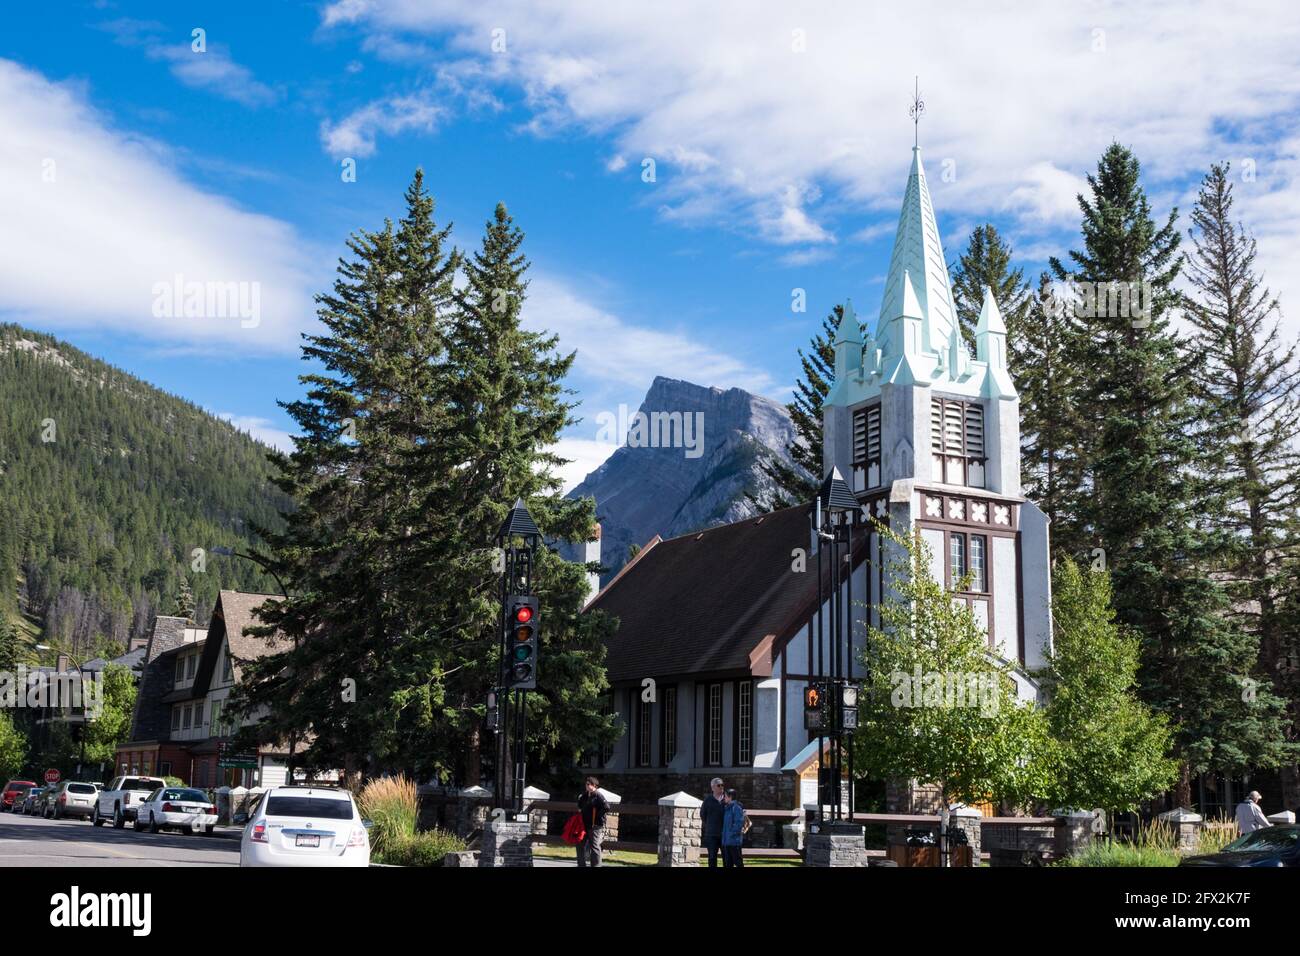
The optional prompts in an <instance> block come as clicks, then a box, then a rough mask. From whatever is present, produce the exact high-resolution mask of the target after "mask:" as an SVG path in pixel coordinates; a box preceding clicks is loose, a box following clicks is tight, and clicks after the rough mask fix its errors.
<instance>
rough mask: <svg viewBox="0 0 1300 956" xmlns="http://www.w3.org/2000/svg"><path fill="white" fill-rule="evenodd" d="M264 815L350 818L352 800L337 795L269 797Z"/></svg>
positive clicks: (331, 818)
mask: <svg viewBox="0 0 1300 956" xmlns="http://www.w3.org/2000/svg"><path fill="white" fill-rule="evenodd" d="M266 815H267V816H268V817H322V818H324V819H326V820H351V819H352V801H351V800H340V799H338V798H337V797H333V798H331V797H270V798H268V799H267V801H266Z"/></svg>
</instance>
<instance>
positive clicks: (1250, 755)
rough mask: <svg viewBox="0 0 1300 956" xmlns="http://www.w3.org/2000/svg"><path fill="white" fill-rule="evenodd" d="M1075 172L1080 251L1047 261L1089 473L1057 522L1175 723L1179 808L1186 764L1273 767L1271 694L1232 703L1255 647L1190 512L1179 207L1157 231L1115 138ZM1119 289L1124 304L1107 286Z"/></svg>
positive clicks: (1194, 495)
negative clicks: (1066, 327) (1105, 571)
mask: <svg viewBox="0 0 1300 956" xmlns="http://www.w3.org/2000/svg"><path fill="white" fill-rule="evenodd" d="M1088 182H1089V186H1090V189H1091V197H1090V198H1085V197H1084V196H1080V197H1079V205H1080V208H1081V209H1082V211H1083V226H1082V232H1083V240H1084V241H1083V248H1082V249H1081V250H1076V251H1072V252H1071V253H1070V258H1071V260H1072V268H1071V270H1069V271H1067V270H1066V269H1065V267H1064V266H1063V265H1062V264H1061V263H1060V262H1059V261H1058V260H1055V259H1053V260H1052V268H1053V270H1054V271H1055V273H1056V275H1057V278H1058V279H1062V280H1065V279H1070V280H1072V282H1074V283H1076V288H1078V289H1080V290H1081V291H1082V298H1081V300H1080V302H1079V303H1078V304H1077V305H1076V308H1075V309H1074V313H1075V316H1074V317H1075V322H1076V324H1077V327H1076V330H1075V332H1076V334H1074V335H1071V336H1070V337H1069V338H1068V339H1067V341H1069V342H1070V344H1071V347H1072V350H1073V351H1074V353H1075V355H1074V357H1073V360H1074V362H1075V363H1076V366H1077V367H1078V368H1079V369H1080V375H1081V381H1082V383H1083V384H1082V387H1081V389H1080V390H1079V399H1080V404H1081V410H1082V414H1081V425H1082V428H1081V435H1080V438H1081V441H1080V442H1079V444H1080V446H1081V451H1082V454H1083V457H1084V461H1085V462H1086V466H1087V469H1088V475H1087V480H1086V489H1085V491H1086V493H1084V494H1082V495H1081V496H1080V499H1079V502H1080V503H1079V510H1078V515H1077V516H1076V517H1075V519H1074V520H1075V521H1076V522H1077V524H1076V527H1075V528H1074V529H1071V530H1073V531H1074V533H1076V534H1078V535H1079V536H1080V537H1081V538H1083V539H1084V540H1087V538H1089V537H1091V538H1092V540H1093V541H1095V542H1096V546H1097V547H1100V548H1101V549H1102V550H1103V552H1104V555H1105V560H1106V563H1107V564H1108V566H1109V567H1110V568H1111V570H1112V580H1113V583H1114V588H1115V608H1116V612H1117V615H1118V618H1119V620H1120V621H1121V622H1122V623H1124V624H1126V625H1128V626H1131V627H1133V628H1135V629H1136V630H1137V631H1138V633H1139V634H1140V635H1141V638H1142V649H1143V667H1142V669H1141V672H1140V676H1141V683H1142V691H1143V695H1144V697H1145V699H1146V700H1147V701H1148V702H1149V703H1151V704H1152V705H1154V706H1155V707H1156V708H1157V709H1158V710H1160V711H1161V712H1163V713H1165V714H1166V715H1167V716H1168V717H1169V718H1170V721H1171V723H1172V725H1173V728H1174V733H1175V740H1176V745H1177V752H1178V755H1179V758H1180V760H1181V763H1182V774H1181V780H1180V782H1179V787H1178V799H1179V800H1180V802H1187V801H1188V800H1189V799H1190V786H1191V775H1192V774H1194V773H1201V772H1205V771H1209V770H1218V771H1225V772H1240V771H1241V770H1242V769H1244V768H1246V767H1248V766H1250V765H1252V764H1253V765H1257V766H1269V765H1276V763H1277V761H1278V759H1279V758H1280V755H1281V753H1280V750H1279V745H1280V743H1281V727H1280V725H1279V723H1278V720H1277V713H1278V710H1279V705H1280V702H1279V701H1277V699H1276V698H1275V697H1273V696H1272V694H1271V693H1269V692H1268V690H1267V688H1264V689H1263V692H1262V693H1260V694H1259V695H1258V696H1257V698H1256V702H1255V703H1252V704H1250V705H1247V704H1246V703H1245V702H1244V701H1243V694H1242V685H1241V681H1242V679H1243V678H1244V677H1245V676H1246V675H1249V674H1251V673H1252V672H1253V671H1254V669H1255V664H1256V659H1257V656H1258V647H1257V641H1256V640H1255V639H1254V638H1252V637H1251V636H1250V635H1249V634H1247V633H1245V632H1243V631H1242V630H1241V629H1240V628H1238V627H1236V626H1235V625H1234V624H1233V622H1231V621H1230V620H1229V619H1228V609H1229V602H1228V595H1227V594H1226V592H1225V590H1224V588H1223V586H1222V585H1221V583H1220V582H1219V581H1218V580H1216V579H1215V578H1214V577H1212V575H1211V571H1212V569H1213V568H1214V567H1215V565H1216V562H1217V560H1218V558H1219V557H1220V556H1221V555H1222V553H1223V541H1222V538H1221V537H1220V536H1218V535H1215V534H1213V533H1212V532H1211V531H1209V530H1207V529H1206V528H1205V527H1204V526H1203V524H1202V521H1201V518H1202V516H1204V515H1206V514H1214V513H1217V512H1218V511H1220V510H1221V509H1222V508H1223V507H1224V506H1225V504H1224V502H1223V500H1222V498H1221V497H1220V496H1219V494H1218V493H1217V489H1216V488H1215V486H1214V484H1213V483H1212V481H1211V480H1209V479H1208V478H1207V476H1206V474H1205V471H1204V468H1203V464H1204V463H1203V461H1202V458H1201V452H1202V449H1203V445H1202V444H1201V443H1200V441H1199V440H1198V433H1199V431H1200V424H1199V419H1198V409H1197V406H1196V404H1195V402H1194V400H1193V399H1194V391H1193V388H1194V386H1193V383H1194V381H1195V376H1196V375H1197V374H1199V371H1198V369H1197V363H1196V361H1195V360H1194V358H1188V356H1187V355H1186V354H1185V352H1184V350H1183V344H1184V343H1183V342H1182V341H1181V340H1180V338H1179V336H1178V334H1177V332H1176V331H1175V330H1174V328H1173V326H1172V325H1171V323H1170V316H1169V312H1170V309H1171V307H1172V306H1174V305H1175V304H1176V303H1177V302H1178V293H1177V292H1176V291H1175V290H1174V289H1173V283H1174V280H1175V279H1176V278H1177V276H1178V274H1179V271H1180V270H1181V268H1182V256H1181V255H1180V254H1179V252H1178V239H1179V236H1178V233H1177V231H1176V230H1175V227H1174V222H1175V218H1176V215H1177V211H1176V210H1175V211H1173V212H1171V213H1170V214H1169V217H1168V218H1167V219H1166V220H1165V222H1164V224H1163V225H1161V226H1159V227H1157V225H1156V223H1155V221H1154V220H1153V219H1152V217H1151V210H1150V204H1149V202H1148V200H1147V198H1146V195H1145V192H1144V191H1143V189H1142V186H1141V184H1140V181H1139V166H1138V161H1137V159H1136V158H1135V157H1134V156H1133V154H1132V153H1131V152H1129V151H1128V150H1127V149H1125V148H1124V147H1122V146H1120V145H1119V144H1113V145H1111V146H1110V147H1109V148H1108V149H1107V150H1106V152H1105V154H1104V155H1103V156H1102V159H1101V161H1100V163H1099V165H1098V169H1097V173H1096V175H1090V176H1089V177H1088ZM1129 289H1131V290H1133V294H1132V298H1131V299H1130V300H1129V302H1128V307H1127V308H1126V307H1124V305H1125V303H1124V300H1123V299H1122V298H1121V297H1120V296H1119V295H1117V294H1116V293H1117V292H1118V291H1128V290H1129ZM1094 297H1095V298H1094Z"/></svg>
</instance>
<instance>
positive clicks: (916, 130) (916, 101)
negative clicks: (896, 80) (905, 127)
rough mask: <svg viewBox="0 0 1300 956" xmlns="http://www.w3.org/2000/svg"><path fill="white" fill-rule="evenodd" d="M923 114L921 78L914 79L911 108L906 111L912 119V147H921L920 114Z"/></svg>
mask: <svg viewBox="0 0 1300 956" xmlns="http://www.w3.org/2000/svg"><path fill="white" fill-rule="evenodd" d="M924 112H925V103H924V102H922V100H921V78H920V77H919V76H918V77H916V89H915V90H914V92H913V93H912V108H911V109H909V110H908V111H907V115H908V116H910V117H912V137H913V139H912V145H913V146H920V145H921V133H920V125H921V114H922V113H924Z"/></svg>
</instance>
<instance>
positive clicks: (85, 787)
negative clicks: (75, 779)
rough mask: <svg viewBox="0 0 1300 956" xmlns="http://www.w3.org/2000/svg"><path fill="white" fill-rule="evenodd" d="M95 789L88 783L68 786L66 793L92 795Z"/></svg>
mask: <svg viewBox="0 0 1300 956" xmlns="http://www.w3.org/2000/svg"><path fill="white" fill-rule="evenodd" d="M94 792H95V788H94V787H92V786H91V785H90V784H88V783H70V784H68V793H94Z"/></svg>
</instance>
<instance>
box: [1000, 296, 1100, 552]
mask: <svg viewBox="0 0 1300 956" xmlns="http://www.w3.org/2000/svg"><path fill="white" fill-rule="evenodd" d="M1061 304H1062V303H1061V301H1060V299H1059V298H1058V297H1057V296H1055V295H1053V293H1052V290H1051V281H1050V279H1049V277H1048V275H1047V274H1046V273H1043V274H1042V275H1041V276H1040V277H1039V283H1038V294H1037V295H1036V296H1034V298H1033V299H1032V301H1031V303H1030V307H1029V309H1027V310H1026V312H1025V314H1024V316H1023V318H1022V319H1021V321H1020V328H1019V333H1018V334H1017V335H1016V336H1015V338H1014V339H1011V341H1010V342H1009V346H1010V355H1011V358H1010V360H1009V364H1010V366H1011V374H1012V377H1013V380H1014V381H1015V385H1016V390H1017V392H1019V394H1020V472H1021V474H1020V478H1021V484H1022V486H1023V489H1024V493H1025V495H1026V496H1027V497H1029V498H1030V499H1032V500H1033V501H1034V503H1035V504H1037V505H1038V506H1039V507H1040V508H1042V509H1043V511H1044V513H1046V515H1047V516H1048V518H1049V519H1050V520H1051V523H1052V549H1053V551H1054V552H1055V553H1057V554H1062V553H1064V554H1074V553H1078V552H1080V551H1083V550H1084V546H1085V542H1082V541H1079V540H1077V539H1076V538H1075V536H1073V535H1072V534H1071V530H1072V529H1075V528H1077V527H1078V524H1077V522H1076V521H1073V520H1070V519H1071V518H1073V517H1074V516H1075V515H1076V514H1077V512H1078V503H1079V501H1078V499H1079V493H1080V489H1081V486H1082V476H1081V468H1080V465H1081V462H1082V453H1081V449H1080V447H1079V438H1080V433H1081V432H1080V418H1079V399H1078V393H1079V388H1080V380H1079V374H1078V368H1077V367H1076V366H1075V365H1074V363H1073V361H1072V358H1073V353H1072V350H1071V348H1070V342H1069V339H1068V337H1069V336H1070V335H1071V334H1073V330H1072V328H1071V326H1070V324H1069V322H1068V320H1067V318H1066V316H1065V315H1064V314H1063V309H1062V308H1061Z"/></svg>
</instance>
